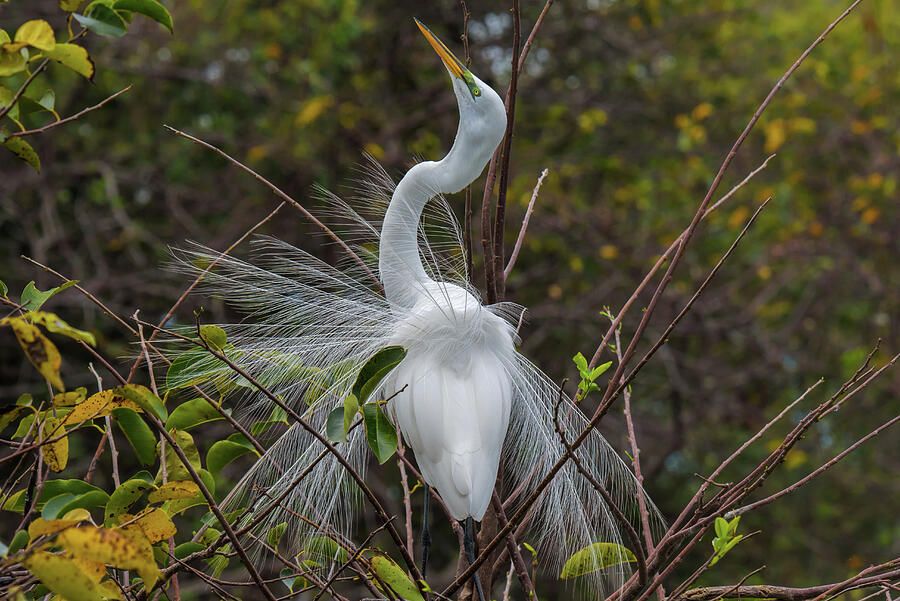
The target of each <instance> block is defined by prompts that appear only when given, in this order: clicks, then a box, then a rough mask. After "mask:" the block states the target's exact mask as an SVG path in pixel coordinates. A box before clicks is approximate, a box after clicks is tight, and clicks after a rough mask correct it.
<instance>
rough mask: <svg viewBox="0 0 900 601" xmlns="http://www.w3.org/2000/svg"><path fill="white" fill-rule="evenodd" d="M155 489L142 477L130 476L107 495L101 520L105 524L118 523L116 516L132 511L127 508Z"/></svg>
mask: <svg viewBox="0 0 900 601" xmlns="http://www.w3.org/2000/svg"><path fill="white" fill-rule="evenodd" d="M155 489H156V487H155V486H154V485H153V484H151V483H150V482H147V481H146V480H144V479H143V478H131V479H130V480H127V481H125V482H123V483H122V484H121V485H120V486H119V487H118V488H117V489H116V490H114V491H113V494H111V495H110V496H109V500H108V501H107V502H106V510H105V511H104V513H103V522H104V523H105V524H115V523H118V518H119V516H120V515H121V514H123V513H132V512H130V511H129V509H131V507H132V506H133V505H134V504H135V503H137V502H138V501H139V500H140V499H141V498H142V497H143V496H144V495H146V494H147V493H148V492H150V491H151V490H155Z"/></svg>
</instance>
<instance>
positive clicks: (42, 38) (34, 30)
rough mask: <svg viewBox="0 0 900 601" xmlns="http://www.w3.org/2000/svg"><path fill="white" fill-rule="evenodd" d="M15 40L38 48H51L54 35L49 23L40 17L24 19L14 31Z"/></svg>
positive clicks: (53, 44) (53, 42) (54, 41)
mask: <svg viewBox="0 0 900 601" xmlns="http://www.w3.org/2000/svg"><path fill="white" fill-rule="evenodd" d="M14 41H15V42H23V43H25V44H28V45H29V46H33V47H35V48H38V49H39V50H53V47H54V46H56V37H55V36H54V35H53V28H52V27H50V24H49V23H47V22H46V21H43V20H41V19H34V20H33V21H26V22H25V23H22V25H21V26H20V27H19V29H18V31H16V37H15V38H14Z"/></svg>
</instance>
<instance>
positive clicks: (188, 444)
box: [155, 430, 200, 484]
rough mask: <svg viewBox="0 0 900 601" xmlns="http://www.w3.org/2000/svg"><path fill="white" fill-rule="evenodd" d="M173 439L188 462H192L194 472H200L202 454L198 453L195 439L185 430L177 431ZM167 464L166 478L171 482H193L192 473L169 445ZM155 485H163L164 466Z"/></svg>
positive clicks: (167, 448) (157, 476)
mask: <svg viewBox="0 0 900 601" xmlns="http://www.w3.org/2000/svg"><path fill="white" fill-rule="evenodd" d="M172 438H174V439H175V442H176V443H177V444H178V447H179V448H180V449H181V450H182V452H183V453H184V456H185V457H186V458H187V460H188V462H190V464H191V466H192V467H193V468H194V470H196V471H199V470H200V453H199V452H198V451H197V446H196V445H195V444H194V438H193V437H192V436H191V435H190V434H188V433H187V432H185V431H184V430H175V431H174V434H173V435H172ZM165 462H166V476H167V477H168V480H169V481H170V482H171V481H173V480H176V481H180V480H191V473H190V472H189V471H188V469H187V467H185V465H184V463H182V461H181V458H180V457H179V456H178V454H177V453H175V450H174V449H173V448H172V445H171V444H168V443H167V444H166V457H165ZM155 483H156V484H161V483H162V466H160V471H159V473H158V474H157V475H156V480H155Z"/></svg>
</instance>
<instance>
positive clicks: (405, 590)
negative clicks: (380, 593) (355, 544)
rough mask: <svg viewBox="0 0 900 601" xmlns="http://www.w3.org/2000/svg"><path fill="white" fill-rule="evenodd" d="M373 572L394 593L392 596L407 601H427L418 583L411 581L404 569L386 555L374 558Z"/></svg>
mask: <svg viewBox="0 0 900 601" xmlns="http://www.w3.org/2000/svg"><path fill="white" fill-rule="evenodd" d="M372 571H373V572H375V574H376V575H377V576H378V578H379V579H380V580H381V581H382V582H383V583H384V584H385V585H387V586H388V587H390V589H391V591H392V596H399V597H400V598H401V599H406V600H407V601H425V599H424V598H423V597H422V593H420V592H419V589H418V587H416V583H415V582H413V581H412V580H410V579H409V577H408V576H407V575H406V572H404V571H403V568H401V567H400V566H398V565H397V564H396V563H395V562H394V560H392V559H391V558H390V557H386V556H384V555H376V556H375V557H373V558H372Z"/></svg>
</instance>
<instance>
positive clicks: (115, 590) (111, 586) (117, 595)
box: [100, 580, 122, 601]
mask: <svg viewBox="0 0 900 601" xmlns="http://www.w3.org/2000/svg"><path fill="white" fill-rule="evenodd" d="M100 590H101V591H102V592H103V596H104V597H106V598H107V599H118V600H119V601H122V591H121V589H119V586H118V585H117V584H116V583H115V582H114V581H112V580H104V581H103V582H101V583H100Z"/></svg>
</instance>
